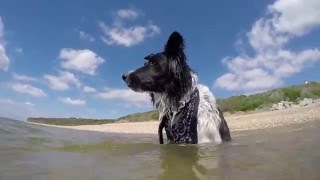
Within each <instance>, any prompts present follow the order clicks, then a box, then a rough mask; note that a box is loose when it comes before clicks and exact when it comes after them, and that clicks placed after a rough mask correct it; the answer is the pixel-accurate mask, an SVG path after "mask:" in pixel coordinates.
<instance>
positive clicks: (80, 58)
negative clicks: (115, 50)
mask: <svg viewBox="0 0 320 180" xmlns="http://www.w3.org/2000/svg"><path fill="white" fill-rule="evenodd" d="M59 57H60V58H61V59H62V62H61V66H62V67H63V68H65V69H68V70H76V71H80V72H82V73H85V74H89V75H94V74H95V71H96V69H97V68H98V66H99V65H100V64H102V63H103V62H104V59H103V58H102V57H100V56H98V55H97V54H95V53H94V52H92V51H90V50H88V49H84V50H75V49H68V48H67V49H62V50H61V52H60V56H59Z"/></svg>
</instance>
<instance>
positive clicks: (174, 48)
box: [164, 31, 185, 57]
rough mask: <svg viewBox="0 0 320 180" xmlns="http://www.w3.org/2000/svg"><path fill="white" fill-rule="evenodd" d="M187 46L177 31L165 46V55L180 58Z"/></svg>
mask: <svg viewBox="0 0 320 180" xmlns="http://www.w3.org/2000/svg"><path fill="white" fill-rule="evenodd" d="M184 47H185V45H184V40H183V37H182V36H181V35H180V33H178V32H177V31H175V32H173V33H172V34H171V35H170V37H169V39H168V41H167V44H166V46H165V49H164V51H165V53H166V54H167V55H169V56H171V57H176V56H178V55H179V54H180V53H181V52H183V49H184Z"/></svg>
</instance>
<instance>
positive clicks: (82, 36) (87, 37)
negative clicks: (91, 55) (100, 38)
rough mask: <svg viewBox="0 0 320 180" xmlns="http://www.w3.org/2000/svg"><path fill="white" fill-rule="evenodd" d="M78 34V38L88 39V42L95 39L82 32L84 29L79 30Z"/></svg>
mask: <svg viewBox="0 0 320 180" xmlns="http://www.w3.org/2000/svg"><path fill="white" fill-rule="evenodd" d="M79 36H80V39H83V40H88V41H90V42H94V41H95V39H94V37H92V36H91V35H90V34H88V33H86V32H84V31H79Z"/></svg>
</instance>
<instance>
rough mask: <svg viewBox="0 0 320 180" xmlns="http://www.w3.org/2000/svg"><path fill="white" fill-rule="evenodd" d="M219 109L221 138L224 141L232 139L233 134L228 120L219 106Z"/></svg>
mask: <svg viewBox="0 0 320 180" xmlns="http://www.w3.org/2000/svg"><path fill="white" fill-rule="evenodd" d="M218 111H219V116H220V119H221V123H220V129H219V132H220V136H221V139H222V141H231V135H230V131H229V127H228V124H227V122H226V120H225V119H224V116H223V114H222V111H221V109H220V108H218Z"/></svg>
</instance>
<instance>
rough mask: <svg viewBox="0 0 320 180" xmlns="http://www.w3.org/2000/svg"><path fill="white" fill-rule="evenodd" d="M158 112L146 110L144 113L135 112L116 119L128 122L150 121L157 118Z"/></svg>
mask: <svg viewBox="0 0 320 180" xmlns="http://www.w3.org/2000/svg"><path fill="white" fill-rule="evenodd" d="M158 117H159V113H158V111H157V110H153V111H148V112H144V113H135V114H130V115H127V116H123V117H120V118H119V119H118V120H126V121H130V122H141V121H150V120H158Z"/></svg>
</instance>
